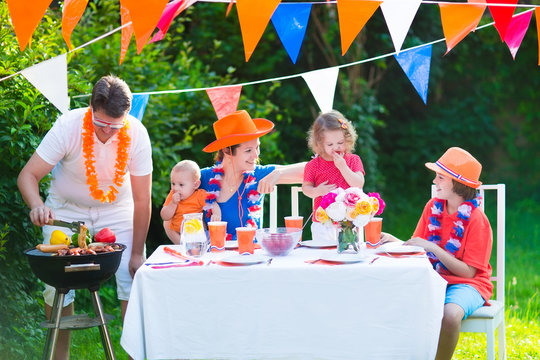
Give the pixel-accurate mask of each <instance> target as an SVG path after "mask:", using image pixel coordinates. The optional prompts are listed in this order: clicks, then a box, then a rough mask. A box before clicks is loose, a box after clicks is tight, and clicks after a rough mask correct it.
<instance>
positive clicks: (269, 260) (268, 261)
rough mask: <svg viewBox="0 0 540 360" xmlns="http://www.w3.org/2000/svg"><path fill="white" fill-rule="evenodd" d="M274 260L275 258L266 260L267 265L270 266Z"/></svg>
mask: <svg viewBox="0 0 540 360" xmlns="http://www.w3.org/2000/svg"><path fill="white" fill-rule="evenodd" d="M272 260H274V258H270V259H268V260H267V261H266V266H270V264H271V263H272Z"/></svg>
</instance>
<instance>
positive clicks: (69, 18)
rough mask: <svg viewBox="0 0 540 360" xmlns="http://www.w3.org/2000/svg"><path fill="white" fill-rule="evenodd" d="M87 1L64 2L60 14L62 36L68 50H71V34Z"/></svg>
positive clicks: (72, 0)
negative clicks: (62, 10)
mask: <svg viewBox="0 0 540 360" xmlns="http://www.w3.org/2000/svg"><path fill="white" fill-rule="evenodd" d="M87 4H88V0H66V1H64V12H63V13H62V36H63V37H64V41H65V42H66V44H67V46H68V48H69V49H70V50H71V49H72V48H73V46H72V45H71V33H72V32H73V29H75V26H77V24H78V23H79V20H80V19H81V16H82V14H83V13H84V10H85V9H86V5H87Z"/></svg>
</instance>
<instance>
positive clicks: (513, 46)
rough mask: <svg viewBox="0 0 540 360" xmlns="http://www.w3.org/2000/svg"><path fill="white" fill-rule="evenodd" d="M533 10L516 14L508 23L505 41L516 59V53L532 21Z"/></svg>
mask: <svg viewBox="0 0 540 360" xmlns="http://www.w3.org/2000/svg"><path fill="white" fill-rule="evenodd" d="M531 16H532V11H526V12H523V13H522V14H519V15H516V16H514V17H513V18H512V21H510V24H508V28H507V29H506V35H505V36H504V42H505V43H506V45H508V49H509V50H510V53H511V54H512V57H513V58H514V60H516V54H517V52H518V50H519V47H520V45H521V42H522V41H523V38H524V37H525V33H526V32H527V29H528V28H529V24H530V23H531Z"/></svg>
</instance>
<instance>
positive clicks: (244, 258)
mask: <svg viewBox="0 0 540 360" xmlns="http://www.w3.org/2000/svg"><path fill="white" fill-rule="evenodd" d="M268 259H269V258H268V257H267V256H261V255H258V254H253V255H240V254H238V255H233V256H228V257H226V258H223V259H221V260H220V261H221V262H224V263H228V264H237V265H253V264H260V263H264V262H267V261H268Z"/></svg>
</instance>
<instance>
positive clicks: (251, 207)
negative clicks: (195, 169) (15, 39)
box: [201, 110, 305, 239]
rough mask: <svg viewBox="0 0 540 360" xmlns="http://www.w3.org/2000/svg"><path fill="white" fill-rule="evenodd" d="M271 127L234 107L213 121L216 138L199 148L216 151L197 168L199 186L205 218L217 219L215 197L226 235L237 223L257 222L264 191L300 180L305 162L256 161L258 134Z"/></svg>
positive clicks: (231, 234) (257, 224) (253, 224)
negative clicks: (205, 165) (204, 193)
mask: <svg viewBox="0 0 540 360" xmlns="http://www.w3.org/2000/svg"><path fill="white" fill-rule="evenodd" d="M273 128H274V124H273V123H272V122H271V121H269V120H266V119H252V118H251V116H250V115H249V114H248V113H247V111H245V110H240V111H236V112H234V113H232V114H229V115H227V116H225V117H223V118H221V119H219V120H218V121H216V122H215V123H214V133H215V135H216V140H215V141H214V142H212V143H211V144H209V145H208V146H206V147H205V148H204V149H203V151H205V152H217V154H216V157H215V159H216V164H215V165H214V166H212V167H210V168H205V169H202V170H201V188H202V189H204V190H206V191H207V192H208V197H207V201H206V206H205V211H206V218H207V220H219V219H218V217H219V215H217V216H216V215H215V214H214V215H213V214H212V211H211V208H212V205H213V203H214V202H216V201H217V203H218V204H219V206H220V209H221V220H223V221H227V237H228V239H233V238H236V228H237V227H241V226H250V227H256V228H259V227H260V226H261V217H262V206H263V199H264V194H266V193H270V192H272V191H273V189H274V186H275V185H276V184H294V183H301V182H302V178H303V174H304V166H305V163H298V164H292V165H285V166H279V165H265V166H263V165H258V160H259V154H260V149H259V144H260V142H259V138H260V137H261V136H263V135H265V134H267V133H269V132H270V131H272V129H273Z"/></svg>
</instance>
